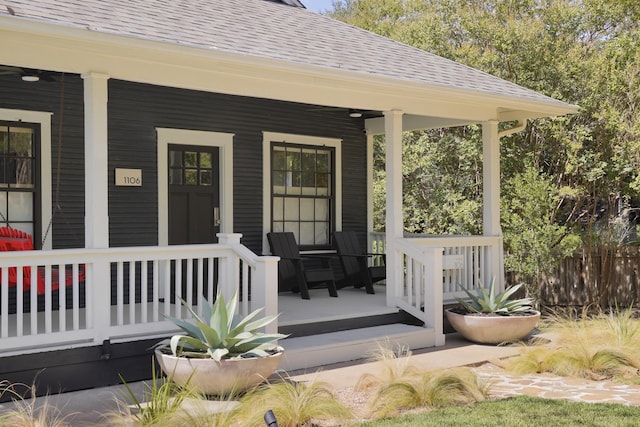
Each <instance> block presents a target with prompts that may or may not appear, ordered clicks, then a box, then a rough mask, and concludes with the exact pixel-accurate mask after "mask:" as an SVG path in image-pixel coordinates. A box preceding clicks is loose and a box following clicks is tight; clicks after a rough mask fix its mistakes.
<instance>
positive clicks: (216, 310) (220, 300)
mask: <svg viewBox="0 0 640 427" xmlns="http://www.w3.org/2000/svg"><path fill="white" fill-rule="evenodd" d="M228 319H229V316H228V313H227V306H226V303H225V302H224V297H223V296H222V294H221V293H218V296H217V297H216V302H214V303H213V309H212V313H211V318H210V319H209V326H211V327H212V328H213V329H214V330H216V331H218V335H219V338H220V340H222V341H224V340H225V339H226V338H227V335H228V333H229V330H228V329H227V325H228V323H227V322H228Z"/></svg>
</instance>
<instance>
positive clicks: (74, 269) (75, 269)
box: [71, 264, 87, 331]
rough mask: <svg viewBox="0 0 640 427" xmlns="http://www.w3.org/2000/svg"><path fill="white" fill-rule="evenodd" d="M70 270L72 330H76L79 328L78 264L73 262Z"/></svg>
mask: <svg viewBox="0 0 640 427" xmlns="http://www.w3.org/2000/svg"><path fill="white" fill-rule="evenodd" d="M71 271H72V272H73V285H72V286H73V287H72V289H71V292H72V293H73V330H74V331H77V330H79V329H80V280H79V277H80V266H79V265H78V264H73V267H72V270H71ZM85 280H86V272H85ZM85 295H86V294H85ZM86 305H87V304H86V302H85V306H86Z"/></svg>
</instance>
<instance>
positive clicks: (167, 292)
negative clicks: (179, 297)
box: [162, 259, 171, 316]
mask: <svg viewBox="0 0 640 427" xmlns="http://www.w3.org/2000/svg"><path fill="white" fill-rule="evenodd" d="M163 262H164V274H163V275H162V280H163V282H164V303H163V306H164V307H163V308H164V310H163V313H164V315H165V316H169V315H170V314H171V260H170V259H166V260H164V261H163Z"/></svg>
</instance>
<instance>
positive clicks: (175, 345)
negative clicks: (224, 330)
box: [169, 335, 209, 356]
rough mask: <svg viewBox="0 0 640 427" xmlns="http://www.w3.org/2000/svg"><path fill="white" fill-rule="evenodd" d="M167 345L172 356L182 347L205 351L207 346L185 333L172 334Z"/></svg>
mask: <svg viewBox="0 0 640 427" xmlns="http://www.w3.org/2000/svg"><path fill="white" fill-rule="evenodd" d="M169 346H170V347H171V353H172V354H173V355H174V356H179V355H180V354H181V353H182V349H187V350H196V351H198V352H206V351H207V350H208V349H209V348H208V347H207V346H206V344H205V343H203V342H202V341H201V340H199V339H197V338H194V337H190V336H187V335H174V336H172V337H171V340H170V343H169Z"/></svg>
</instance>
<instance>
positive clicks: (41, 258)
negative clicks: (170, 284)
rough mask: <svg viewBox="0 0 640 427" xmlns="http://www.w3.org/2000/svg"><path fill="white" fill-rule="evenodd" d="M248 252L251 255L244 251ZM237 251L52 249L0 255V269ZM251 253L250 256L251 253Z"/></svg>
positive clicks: (219, 248)
mask: <svg viewBox="0 0 640 427" xmlns="http://www.w3.org/2000/svg"><path fill="white" fill-rule="evenodd" d="M247 251H248V252H251V251H249V250H248V249H247ZM232 252H237V248H232V247H231V246H229V245H221V244H200V245H171V246H134V247H118V248H97V249H90V248H82V249H54V250H36V251H10V252H0V267H5V266H8V267H14V266H20V265H23V264H24V265H30V264H47V259H48V258H49V259H53V260H55V262H56V263H79V262H88V261H90V259H91V258H93V259H105V258H106V259H107V260H108V261H111V262H115V261H125V262H126V261H129V260H131V261H133V260H135V261H152V260H162V259H167V260H168V259H181V258H203V257H207V258H208V257H227V256H230V255H231V254H232ZM251 253H252V252H251Z"/></svg>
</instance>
